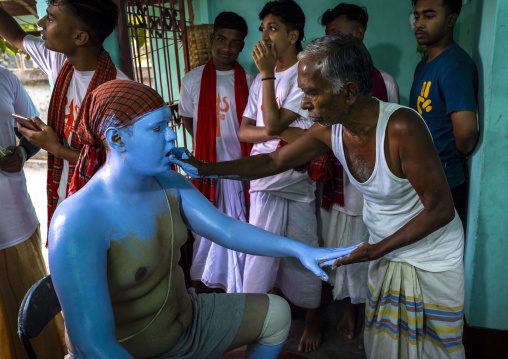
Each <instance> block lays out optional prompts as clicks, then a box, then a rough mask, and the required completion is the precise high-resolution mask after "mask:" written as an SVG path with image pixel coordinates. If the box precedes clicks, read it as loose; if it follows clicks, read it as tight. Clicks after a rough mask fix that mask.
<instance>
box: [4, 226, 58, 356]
mask: <svg viewBox="0 0 508 359" xmlns="http://www.w3.org/2000/svg"><path fill="white" fill-rule="evenodd" d="M46 274H47V270H46V265H45V263H44V258H43V257H42V252H41V234H40V229H39V227H37V229H36V230H35V232H34V234H32V236H31V237H30V238H28V239H27V240H26V241H24V242H22V243H20V244H18V245H15V246H13V247H9V248H6V249H2V250H0V359H21V358H23V359H24V358H27V356H26V354H25V351H24V350H23V346H22V345H21V341H20V339H19V338H18V330H17V329H18V312H19V307H20V306H21V302H22V301H23V298H24V297H25V294H26V292H28V290H29V289H30V287H31V286H32V285H33V284H34V283H35V282H37V281H38V280H39V279H41V278H43V277H44V276H45V275H46ZM55 324H56V326H55ZM63 328H64V326H63V320H62V316H61V315H58V316H57V317H56V318H55V319H54V320H53V322H52V323H50V324H49V325H48V326H46V328H44V330H43V331H42V333H41V335H39V336H38V337H37V338H35V339H32V340H31V343H32V346H33V348H34V350H35V352H36V353H37V356H38V357H39V358H51V359H57V358H63V357H64V355H65V352H64V348H65V344H64V339H63V338H64V329H63Z"/></svg>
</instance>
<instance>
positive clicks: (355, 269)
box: [320, 207, 369, 304]
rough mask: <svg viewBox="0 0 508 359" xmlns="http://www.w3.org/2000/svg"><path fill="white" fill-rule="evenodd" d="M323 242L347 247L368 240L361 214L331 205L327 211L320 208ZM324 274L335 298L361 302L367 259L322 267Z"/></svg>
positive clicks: (363, 301) (363, 294)
mask: <svg viewBox="0 0 508 359" xmlns="http://www.w3.org/2000/svg"><path fill="white" fill-rule="evenodd" d="M320 216H321V220H322V224H323V229H322V235H323V241H324V246H325V247H328V248H336V247H341V246H342V247H349V246H354V245H357V244H360V243H368V242H369V231H368V230H367V227H366V226H365V224H364V223H363V218H362V216H350V215H349V214H346V213H344V212H342V211H340V210H338V209H336V208H335V207H332V209H330V211H325V210H324V209H322V208H321V212H320ZM323 269H324V270H325V272H326V274H328V278H329V279H328V283H330V284H331V285H333V297H334V299H336V300H340V299H344V298H348V297H349V298H351V303H353V304H358V303H365V300H366V298H367V278H368V271H369V262H361V263H354V264H348V265H345V266H340V267H338V268H336V269H335V270H332V269H331V267H324V268H323Z"/></svg>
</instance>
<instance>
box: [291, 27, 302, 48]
mask: <svg viewBox="0 0 508 359" xmlns="http://www.w3.org/2000/svg"><path fill="white" fill-rule="evenodd" d="M298 36H300V31H298V30H291V31H290V32H289V43H290V44H291V45H294V44H296V42H297V41H298Z"/></svg>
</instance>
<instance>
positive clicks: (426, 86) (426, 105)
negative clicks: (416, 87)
mask: <svg viewBox="0 0 508 359" xmlns="http://www.w3.org/2000/svg"><path fill="white" fill-rule="evenodd" d="M431 84H432V82H430V81H425V82H424V83H423V86H422V92H421V93H420V96H418V102H417V103H416V108H417V109H418V113H419V114H420V115H421V114H423V110H425V111H426V112H430V111H432V106H431V105H430V103H431V102H432V101H431V100H430V99H428V98H427V97H429V91H430V85H431ZM420 104H422V106H421V107H420ZM422 108H423V110H422Z"/></svg>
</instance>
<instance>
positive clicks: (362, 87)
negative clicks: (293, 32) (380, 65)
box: [298, 32, 373, 95]
mask: <svg viewBox="0 0 508 359" xmlns="http://www.w3.org/2000/svg"><path fill="white" fill-rule="evenodd" d="M309 57H316V58H318V59H320V60H319V61H318V62H317V64H316V65H317V66H318V68H319V69H320V70H321V76H322V77H323V79H325V80H326V81H328V82H329V83H330V84H331V85H332V88H333V94H334V95H338V94H339V92H340V90H341V89H342V87H343V86H344V84H345V83H346V82H348V81H350V82H354V83H355V84H356V85H357V86H358V94H360V95H369V94H370V91H371V87H372V71H373V65H372V58H371V57H370V54H369V51H367V48H366V47H365V46H364V45H363V42H362V41H361V40H360V39H358V38H357V37H356V36H353V35H351V34H348V33H342V32H340V33H335V34H331V35H327V36H323V37H321V38H319V39H315V40H313V41H311V42H309V43H308V44H307V46H305V49H304V50H303V51H301V52H300V53H299V54H298V60H300V61H301V60H304V59H306V58H309Z"/></svg>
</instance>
